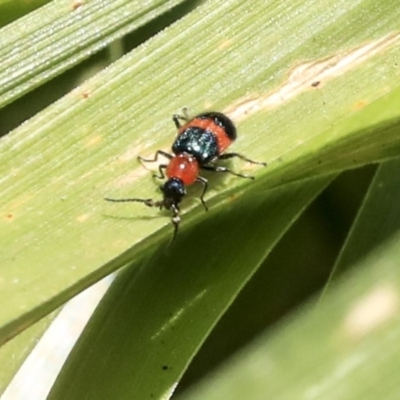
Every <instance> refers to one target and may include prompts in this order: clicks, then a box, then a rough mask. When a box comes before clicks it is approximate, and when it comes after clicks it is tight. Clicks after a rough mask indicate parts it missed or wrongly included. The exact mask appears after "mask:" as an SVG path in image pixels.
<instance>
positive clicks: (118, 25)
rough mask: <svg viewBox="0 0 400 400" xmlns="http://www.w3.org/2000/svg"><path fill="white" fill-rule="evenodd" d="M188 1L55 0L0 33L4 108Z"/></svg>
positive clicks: (0, 88) (0, 85)
mask: <svg viewBox="0 0 400 400" xmlns="http://www.w3.org/2000/svg"><path fill="white" fill-rule="evenodd" d="M182 2H183V0H168V1H166V0H152V1H146V2H137V1H129V0H114V1H108V2H105V1H101V2H99V1H72V0H54V1H52V2H50V3H49V4H47V5H45V6H43V7H42V8H40V9H39V10H37V11H35V12H32V13H30V14H28V15H26V16H25V17H23V18H21V19H19V20H17V21H16V22H15V23H13V24H10V25H8V26H6V27H4V28H3V29H0V107H4V106H5V105H6V104H8V103H10V102H12V101H13V100H15V99H17V98H19V97H20V96H22V95H23V94H25V93H27V92H29V91H31V90H32V89H34V88H36V87H38V86H40V85H42V84H43V83H45V82H47V81H49V80H50V79H51V78H53V77H55V76H57V75H58V74H60V73H61V72H63V71H65V70H67V69H69V68H71V67H72V66H74V65H76V64H78V63H79V62H81V61H82V60H84V59H86V58H88V57H89V56H90V55H92V54H94V53H95V52H97V51H99V50H100V49H103V48H105V47H106V46H107V45H109V44H110V43H112V42H113V41H115V40H116V39H119V38H122V37H123V36H124V35H126V34H127V33H129V32H132V31H133V30H135V29H138V28H139V27H141V26H143V25H145V24H146V23H148V22H149V21H152V20H154V19H155V18H156V17H158V16H160V15H161V14H163V13H165V12H167V11H170V10H172V9H173V8H174V7H176V6H177V5H179V4H180V3H182Z"/></svg>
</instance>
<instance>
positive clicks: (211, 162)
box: [105, 109, 266, 241]
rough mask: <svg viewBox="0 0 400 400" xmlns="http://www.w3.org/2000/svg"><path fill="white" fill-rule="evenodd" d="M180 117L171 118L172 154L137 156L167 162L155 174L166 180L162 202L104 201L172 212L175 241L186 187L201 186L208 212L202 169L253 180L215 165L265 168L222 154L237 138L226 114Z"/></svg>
mask: <svg viewBox="0 0 400 400" xmlns="http://www.w3.org/2000/svg"><path fill="white" fill-rule="evenodd" d="M183 114H184V115H177V114H175V115H174V116H173V117H172V119H173V121H174V123H175V125H176V128H177V129H178V135H177V137H176V139H175V142H174V143H173V145H172V153H173V154H169V153H167V152H165V151H162V150H158V151H157V152H156V154H155V156H154V158H153V159H145V158H143V157H140V156H139V157H138V159H139V160H140V161H141V162H156V161H158V157H159V156H163V157H165V158H166V159H168V160H169V162H168V164H160V165H159V167H158V170H159V173H160V175H154V176H155V177H157V178H159V179H164V178H165V177H166V178H167V180H166V181H165V183H164V184H163V185H161V186H160V189H161V191H162V193H163V199H162V200H153V199H136V198H128V199H110V198H106V199H105V200H107V201H113V202H139V203H144V204H145V205H146V206H148V207H159V208H160V209H162V208H166V209H167V210H171V212H172V219H171V221H172V224H173V226H174V232H173V237H172V241H174V239H175V237H176V235H177V233H178V228H179V224H180V222H181V219H180V216H179V211H180V203H181V201H182V199H183V197H184V196H185V195H186V186H187V185H191V184H193V183H195V182H198V183H200V184H201V185H203V191H202V193H201V195H200V200H201V203H202V204H203V206H204V208H205V209H206V211H207V210H208V207H207V205H206V202H205V200H204V195H205V194H206V192H207V188H208V181H207V179H206V178H204V177H203V176H200V175H199V172H200V170H201V169H203V170H206V171H214V172H227V173H230V174H232V175H235V176H239V177H241V178H248V179H254V177H253V176H250V175H244V174H239V173H237V172H234V171H232V170H230V169H229V168H227V167H225V166H222V165H217V164H215V162H216V161H218V160H227V159H230V158H234V157H238V158H240V159H242V160H244V161H247V162H249V163H252V164H259V165H264V166H265V165H266V163H263V162H257V161H253V160H250V159H248V158H247V157H245V156H243V155H241V154H238V153H224V152H225V150H226V149H227V148H228V147H229V146H230V144H231V143H232V142H233V141H234V140H235V139H236V136H237V135H236V128H235V125H234V124H233V122H232V121H231V119H230V118H228V117H227V116H226V115H225V114H222V113H220V112H216V111H210V112H204V113H202V114H199V115H196V116H195V117H193V118H189V117H188V115H187V111H186V109H183ZM180 121H183V122H184V124H183V125H181V122H180Z"/></svg>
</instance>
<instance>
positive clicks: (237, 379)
mask: <svg viewBox="0 0 400 400" xmlns="http://www.w3.org/2000/svg"><path fill="white" fill-rule="evenodd" d="M399 240H400V238H399V235H396V236H395V237H394V238H393V240H390V241H388V242H386V243H385V244H384V246H383V247H382V248H381V249H379V250H378V251H377V252H374V253H371V254H370V255H369V256H367V257H366V258H364V259H363V260H362V261H361V262H360V263H359V264H358V265H357V266H356V268H355V270H354V271H353V273H351V274H346V275H345V276H344V279H342V280H341V281H340V284H339V285H336V286H335V287H334V288H332V290H331V291H330V292H329V293H328V294H327V296H326V298H325V299H324V301H323V302H322V303H319V302H318V305H317V306H316V304H315V302H311V304H309V305H308V307H307V308H306V309H302V310H301V311H300V312H298V313H296V314H295V315H291V316H290V318H288V319H287V320H286V321H284V323H282V324H280V326H277V327H276V329H275V330H273V331H272V332H267V333H266V334H265V335H263V336H261V337H260V338H259V339H258V340H257V341H255V342H254V343H252V344H251V346H249V347H248V348H246V349H244V350H243V351H242V352H240V353H239V354H237V355H236V356H235V357H234V358H233V359H231V360H230V362H228V363H227V364H226V365H225V366H224V367H223V368H221V369H220V370H219V371H218V372H216V373H215V374H214V376H213V377H209V378H208V379H207V380H205V382H204V383H203V384H202V385H199V386H198V387H196V388H194V389H193V390H192V391H190V392H189V393H186V394H185V395H183V396H181V397H179V398H180V399H182V400H192V399H205V400H212V399H232V400H236V399H243V398H244V397H246V398H251V399H254V400H258V399H260V400H261V399H266V398H274V399H279V400H286V399H293V398H316V399H317V398H318V399H320V398H321V399H322V398H323V399H328V400H333V399H343V400H352V399H361V398H362V399H366V400H369V399H371V400H373V399H377V398H380V399H390V398H396V396H397V393H398V387H397V375H396V371H397V370H398V368H399V366H400V365H399V353H400V348H399V343H400V340H399V339H400V338H399V318H398V317H397V316H398V308H399V304H400V301H399V300H400V299H399V295H398V293H399V289H400V272H399V268H398V259H399V256H400V253H399V251H400V243H399ZM288 382H290V384H288Z"/></svg>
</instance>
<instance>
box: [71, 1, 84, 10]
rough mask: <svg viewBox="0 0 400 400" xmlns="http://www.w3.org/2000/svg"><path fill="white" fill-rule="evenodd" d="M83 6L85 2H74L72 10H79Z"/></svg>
mask: <svg viewBox="0 0 400 400" xmlns="http://www.w3.org/2000/svg"><path fill="white" fill-rule="evenodd" d="M82 6H83V0H74V1H73V2H72V9H73V10H77V9H78V8H80V7H82Z"/></svg>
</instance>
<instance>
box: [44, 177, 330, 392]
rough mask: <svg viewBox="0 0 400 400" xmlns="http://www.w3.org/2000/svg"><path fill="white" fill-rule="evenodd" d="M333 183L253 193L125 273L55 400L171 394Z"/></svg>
mask: <svg viewBox="0 0 400 400" xmlns="http://www.w3.org/2000/svg"><path fill="white" fill-rule="evenodd" d="M329 181H330V179H329V178H320V179H318V180H315V181H313V182H307V183H303V182H302V183H296V184H292V185H287V186H285V187H284V188H281V189H276V190H273V191H270V192H269V194H268V196H267V197H265V196H254V195H253V194H252V193H250V192H247V193H246V195H245V196H243V198H241V199H240V200H238V201H235V203H236V204H234V205H232V206H231V207H229V206H227V207H226V208H225V209H224V210H221V211H220V212H219V213H218V215H216V216H215V217H214V218H213V219H212V220H210V219H208V220H206V221H204V223H202V224H200V225H198V226H196V228H195V229H192V230H191V231H190V232H188V233H187V234H186V235H184V236H183V235H182V236H183V237H180V238H179V239H178V240H179V247H176V248H171V249H170V250H169V252H168V254H167V255H166V254H165V252H164V251H160V252H158V253H157V254H155V255H154V256H153V257H151V259H150V260H149V261H147V262H144V263H142V264H141V265H140V266H138V265H137V266H135V267H133V266H132V267H131V268H129V269H127V270H126V271H125V272H124V273H122V274H120V276H119V277H118V278H117V281H116V282H115V284H114V285H112V288H111V290H110V291H109V292H108V294H107V297H106V298H105V299H104V302H103V304H102V305H100V307H99V309H98V310H99V312H98V313H97V315H95V317H94V318H93V321H91V322H92V323H91V325H90V326H88V329H87V331H86V332H85V334H84V337H83V339H82V341H81V342H80V343H79V344H78V346H77V349H76V350H75V351H74V353H73V356H72V357H71V359H70V360H69V362H68V363H67V367H66V370H65V372H64V373H63V374H62V375H61V376H60V378H59V381H57V383H56V387H55V389H54V391H53V392H52V395H51V396H50V397H49V398H50V399H71V398H81V397H83V396H85V398H86V399H97V398H99V397H100V396H103V397H104V398H118V399H132V398H138V399H145V398H154V399H156V398H165V399H166V398H168V397H169V396H168V393H169V394H171V392H172V390H173V389H174V388H175V386H176V382H177V381H178V380H179V379H180V377H181V376H182V374H183V372H184V370H185V369H186V367H187V365H188V364H189V362H190V360H191V359H192V358H193V356H194V354H195V353H196V351H197V350H198V348H199V347H200V345H201V344H202V343H203V341H204V340H205V338H206V337H207V335H208V334H209V332H210V331H211V329H212V328H213V326H214V325H215V324H216V322H217V320H218V319H219V318H220V317H221V315H222V314H223V313H224V312H225V310H226V309H227V308H228V307H229V305H230V304H231V303H232V301H233V299H234V298H235V297H236V295H237V293H238V292H239V291H240V290H241V289H242V288H243V286H244V284H245V283H246V282H247V280H248V279H249V278H250V277H251V276H252V275H253V274H254V272H255V270H256V269H257V268H258V266H259V265H260V263H261V262H262V261H263V260H264V258H265V256H266V254H267V253H268V252H269V251H270V250H271V249H272V247H273V246H274V244H275V243H276V242H277V240H278V239H279V237H281V236H282V235H283V233H284V232H285V230H286V229H287V228H288V226H290V225H291V223H292V222H293V220H295V219H296V218H297V216H298V215H299V214H300V213H301V212H302V210H304V208H305V207H306V206H307V205H308V204H309V203H310V201H311V200H312V199H313V198H314V197H315V196H316V195H317V194H318V193H319V192H320V191H321V190H322V189H323V188H324V187H325V186H326V185H327V183H328V182H329ZM255 186H257V187H258V190H259V191H262V190H263V189H262V185H261V184H256V185H255ZM289 199H290V200H289ZM211 232H212V234H210V233H211ZM182 249H185V250H186V251H185V253H183V252H182ZM100 332H101V333H100ZM116 332H118V337H115V333H116ZM99 333H100V334H99ZM177 349H179V351H177ZM99 354H101V357H102V360H103V362H101V363H99ZM71 382H74V385H71Z"/></svg>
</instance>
